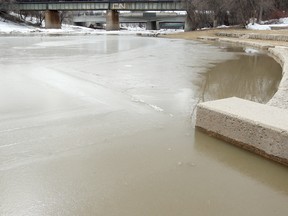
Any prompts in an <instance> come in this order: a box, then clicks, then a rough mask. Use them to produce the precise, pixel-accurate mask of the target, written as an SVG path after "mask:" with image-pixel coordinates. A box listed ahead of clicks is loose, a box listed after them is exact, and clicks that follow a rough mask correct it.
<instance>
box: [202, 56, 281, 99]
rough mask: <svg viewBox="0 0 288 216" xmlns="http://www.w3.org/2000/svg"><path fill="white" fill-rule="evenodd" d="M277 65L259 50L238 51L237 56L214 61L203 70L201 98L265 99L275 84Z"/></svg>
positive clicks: (270, 96) (279, 70) (273, 92)
mask: <svg viewBox="0 0 288 216" xmlns="http://www.w3.org/2000/svg"><path fill="white" fill-rule="evenodd" d="M280 79H281V67H280V65H279V64H278V63H277V62H276V61H275V60H274V59H272V58H271V57H269V56H266V55H263V54H253V55H245V54H239V56H238V58H237V59H233V60H228V61H226V62H223V63H220V64H217V65H216V66H215V67H213V68H212V69H210V70H209V71H208V73H207V74H206V81H205V83H204V86H203V89H204V91H203V94H202V98H201V99H202V101H209V100H215V99H222V98H227V97H233V96H236V97H239V98H243V99H247V100H252V101H256V102H260V103H266V102H268V101H269V100H270V99H271V98H272V97H273V95H274V94H275V92H276V91H277V87H278V85H279V82H280Z"/></svg>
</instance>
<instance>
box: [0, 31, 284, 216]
mask: <svg viewBox="0 0 288 216" xmlns="http://www.w3.org/2000/svg"><path fill="white" fill-rule="evenodd" d="M0 46H1V58H0V215H5V216H6V215H7V216H12V215H13V216H15V215H17V216H18V215H29V216H34V215H35V216H36V215H37V216H39V215H61V216H65V215H69V216H71V215H93V216H94V215H101V216H102V215H105V216H114V215H115V216H120V215H125V216H127V215H131V216H147V215H149V216H159V215H165V216H170V215H171V216H175V215H179V216H180V215H181V216H191V215H199V216H204V215H223V216H224V215H227V216H228V215H229V216H230V215H239V216H240V215H241V216H242V215H261V216H265V215H267V216H268V215H269V216H270V215H279V216H280V215H281V216H282V215H286V214H287V212H288V205H287V202H288V183H287V180H288V170H287V168H286V167H284V166H281V165H278V164H276V163H274V162H271V161H268V160H266V159H263V158H261V157H258V156H256V155H254V154H251V153H249V152H246V151H244V150H242V149H239V148H236V147H234V146H231V145H229V144H227V143H224V142H222V141H219V140H216V139H214V138H211V137H208V136H206V135H205V134H202V133H200V132H198V131H194V127H193V123H191V115H192V114H193V110H194V107H195V105H196V104H197V103H198V102H199V101H201V100H202V99H204V100H208V99H215V98H221V97H226V96H232V95H233V96H234V95H236V96H241V97H244V98H248V99H253V100H257V101H260V102H265V101H267V100H269V97H270V96H271V95H273V92H275V90H276V87H277V83H279V79H280V78H279V77H280V74H281V70H280V68H279V66H278V65H277V64H276V63H275V61H274V60H272V59H271V58H268V57H267V56H265V55H262V54H259V53H256V54H255V53H251V54H249V53H248V54H245V53H243V52H238V50H235V49H234V48H233V50H228V51H227V49H230V48H228V47H223V46H222V45H221V47H217V46H211V45H205V44H201V43H197V42H192V41H181V40H167V39H155V38H138V37H131V36H96V37H55V38H49V37H48V38H46V37H40V38H39V37H31V38H30V37H25V38H17V37H15V38H13V37H11V38H1V41H0ZM241 49H242V48H241ZM264 64H265V65H267V66H264ZM268 66H269V67H268ZM240 68H243V70H240ZM251 68H253V69H255V71H251V70H250V69H251ZM249 71H250V72H249ZM235 80H236V81H235ZM237 81H238V82H237ZM203 89H205V91H204V93H203Z"/></svg>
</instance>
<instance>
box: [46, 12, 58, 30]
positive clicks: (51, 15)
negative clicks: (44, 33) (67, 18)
mask: <svg viewBox="0 0 288 216" xmlns="http://www.w3.org/2000/svg"><path fill="white" fill-rule="evenodd" d="M45 28H46V29H61V20H60V14H59V11H56V10H46V11H45Z"/></svg>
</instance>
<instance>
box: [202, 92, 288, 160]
mask: <svg viewBox="0 0 288 216" xmlns="http://www.w3.org/2000/svg"><path fill="white" fill-rule="evenodd" d="M196 127H197V128H199V129H201V130H203V131H205V132H206V133H208V134H209V135H212V136H215V137H218V138H221V139H224V140H226V141H228V142H230V143H232V144H235V145H237V146H240V147H242V148H244V149H247V150H250V151H252V152H255V153H257V154H259V155H262V156H264V157H266V158H269V159H272V160H274V161H277V162H280V163H282V164H284V165H288V112H287V111H286V110H283V109H280V108H277V107H272V106H267V105H264V104H258V103H255V102H251V101H247V100H243V99H239V98H235V97H234V98H227V99H222V100H217V101H210V102H205V103H201V104H199V105H198V107H197V118H196Z"/></svg>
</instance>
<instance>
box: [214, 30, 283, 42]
mask: <svg viewBox="0 0 288 216" xmlns="http://www.w3.org/2000/svg"><path fill="white" fill-rule="evenodd" d="M216 35H217V36H220V37H233V38H244V39H258V40H273V41H286V42H288V35H283V34H256V33H248V34H247V33H235V32H233V33H230V32H219V33H216Z"/></svg>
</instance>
